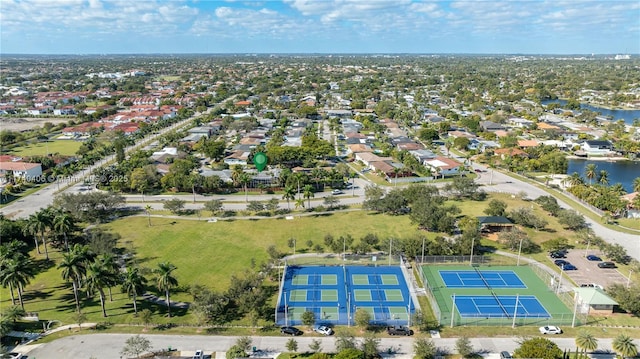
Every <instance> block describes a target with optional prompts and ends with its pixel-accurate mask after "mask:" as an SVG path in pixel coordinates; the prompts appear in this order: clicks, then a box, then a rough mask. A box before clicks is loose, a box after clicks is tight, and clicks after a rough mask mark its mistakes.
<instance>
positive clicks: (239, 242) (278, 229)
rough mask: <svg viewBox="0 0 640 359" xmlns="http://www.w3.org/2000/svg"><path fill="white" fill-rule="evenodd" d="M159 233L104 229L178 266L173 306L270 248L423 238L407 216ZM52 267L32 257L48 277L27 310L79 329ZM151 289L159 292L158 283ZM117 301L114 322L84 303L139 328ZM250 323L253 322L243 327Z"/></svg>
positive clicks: (130, 227)
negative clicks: (328, 240)
mask: <svg viewBox="0 0 640 359" xmlns="http://www.w3.org/2000/svg"><path fill="white" fill-rule="evenodd" d="M151 223H152V226H151V227H149V226H148V224H147V218H146V216H137V217H128V218H124V219H121V220H118V221H115V222H113V223H109V224H106V225H104V227H105V228H108V229H111V230H113V231H114V232H117V233H119V234H120V235H121V236H122V239H121V241H120V243H119V246H120V247H123V248H127V249H133V250H135V252H136V253H137V258H138V259H139V262H140V265H141V266H142V267H146V268H154V267H155V266H156V264H157V263H159V262H162V261H170V262H172V263H173V264H175V265H176V266H177V269H176V271H175V272H174V273H175V275H176V277H177V279H178V281H179V284H180V287H181V288H182V290H179V291H176V292H174V293H173V294H172V300H178V301H190V300H191V299H192V298H191V296H190V295H189V294H188V293H186V289H187V288H188V287H189V286H190V285H193V284H202V285H205V286H207V287H209V288H212V289H215V290H220V291H222V290H225V289H226V288H227V287H228V285H229V282H230V278H231V275H232V274H236V275H242V273H243V272H244V271H245V270H246V269H248V268H250V266H251V263H252V260H254V261H255V263H257V264H259V263H261V262H263V261H265V260H266V259H267V253H266V248H267V247H269V246H270V245H272V244H273V245H276V246H277V247H278V249H279V250H280V251H282V252H288V253H291V249H290V248H289V247H287V245H286V243H287V239H288V238H291V237H294V238H296V239H297V248H296V249H297V251H298V252H301V251H305V250H307V249H308V248H307V244H306V242H307V240H312V241H313V243H314V245H315V244H316V243H319V244H322V245H323V246H324V241H323V238H324V236H325V234H332V235H333V236H334V237H339V236H341V235H347V234H351V235H352V236H353V237H354V238H355V239H356V240H359V238H361V237H363V236H364V235H365V234H367V233H369V232H371V233H376V234H377V235H378V236H379V237H380V238H387V237H394V238H398V237H405V236H410V235H413V234H415V233H416V232H417V230H416V229H415V226H414V225H411V224H410V222H409V219H408V218H407V217H394V216H386V215H375V214H368V213H367V212H363V211H362V212H361V211H358V212H350V213H341V214H332V215H326V216H312V217H300V218H298V217H296V218H295V219H293V220H286V219H263V220H233V221H218V222H217V223H208V222H206V221H193V220H184V221H183V220H174V219H165V218H152V219H151ZM49 254H50V258H51V262H49V263H46V262H45V261H44V260H43V258H44V257H43V256H41V255H37V254H35V253H34V254H33V257H34V258H36V259H38V260H40V261H41V265H40V267H41V268H43V269H42V271H41V272H40V273H39V274H38V275H37V276H36V277H35V278H34V279H33V280H32V281H31V284H30V285H28V286H27V287H26V292H25V309H26V310H27V311H29V312H38V313H39V316H40V319H41V320H54V319H55V320H60V321H62V322H63V324H68V323H73V322H74V319H73V318H74V309H75V308H74V303H73V291H72V290H71V286H70V284H65V283H64V281H63V280H62V278H61V275H60V270H58V269H57V268H56V266H57V263H58V262H59V260H60V258H61V256H62V255H61V253H60V252H59V251H57V250H54V249H50V251H49ZM149 289H150V290H152V291H155V289H154V288H153V282H152V281H151V282H150V287H149ZM113 299H114V300H113V302H111V301H109V300H107V314H108V315H109V317H108V318H107V319H104V318H102V316H101V313H100V304H99V299H98V298H97V297H96V298H95V299H94V300H87V301H85V302H84V303H83V308H85V309H84V310H83V311H84V313H85V314H86V315H87V320H86V321H88V322H103V321H105V320H108V321H109V322H112V323H125V324H139V322H140V320H139V319H138V318H136V317H134V315H133V307H132V304H131V301H130V300H128V299H127V297H126V295H124V294H121V293H120V289H119V288H114V289H113ZM10 302H11V297H10V295H9V291H8V290H7V289H4V288H2V289H0V308H6V307H7V306H9V305H10ZM143 308H149V309H150V310H152V311H153V312H155V313H156V315H154V318H153V321H154V323H166V322H168V319H167V318H165V317H164V316H162V315H161V314H163V313H164V307H160V306H157V305H154V304H150V303H139V305H138V309H139V310H141V309H143ZM174 314H177V316H176V317H174V318H172V320H171V322H173V323H184V324H186V323H191V324H193V323H194V322H195V320H194V318H193V317H192V316H191V314H190V313H188V312H187V313H181V312H175V313H174ZM244 324H248V323H244Z"/></svg>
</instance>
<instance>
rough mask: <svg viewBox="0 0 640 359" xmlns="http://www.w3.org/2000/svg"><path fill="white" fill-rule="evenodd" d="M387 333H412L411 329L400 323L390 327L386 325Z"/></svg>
mask: <svg viewBox="0 0 640 359" xmlns="http://www.w3.org/2000/svg"><path fill="white" fill-rule="evenodd" d="M387 334H389V335H407V336H409V335H413V330H411V329H409V328H407V327H405V326H400V325H394V326H392V327H387Z"/></svg>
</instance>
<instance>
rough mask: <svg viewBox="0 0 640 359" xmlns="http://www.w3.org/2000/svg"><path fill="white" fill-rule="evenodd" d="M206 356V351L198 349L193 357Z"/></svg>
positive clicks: (194, 358)
mask: <svg viewBox="0 0 640 359" xmlns="http://www.w3.org/2000/svg"><path fill="white" fill-rule="evenodd" d="M202 358H204V352H203V351H202V350H196V353H195V354H194V355H193V359H202Z"/></svg>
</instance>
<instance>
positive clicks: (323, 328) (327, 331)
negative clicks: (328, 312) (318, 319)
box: [313, 325, 333, 336]
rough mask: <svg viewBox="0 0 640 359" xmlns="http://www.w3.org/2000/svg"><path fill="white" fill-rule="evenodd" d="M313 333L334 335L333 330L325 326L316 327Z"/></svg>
mask: <svg viewBox="0 0 640 359" xmlns="http://www.w3.org/2000/svg"><path fill="white" fill-rule="evenodd" d="M313 331H314V332H316V333H319V334H322V335H327V336H328V335H332V334H333V329H331V328H329V327H327V326H325V325H321V326H319V327H315V328H313Z"/></svg>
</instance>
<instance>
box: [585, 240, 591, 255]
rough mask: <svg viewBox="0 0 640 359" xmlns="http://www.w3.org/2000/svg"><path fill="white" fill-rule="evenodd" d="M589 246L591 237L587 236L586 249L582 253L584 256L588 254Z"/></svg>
mask: <svg viewBox="0 0 640 359" xmlns="http://www.w3.org/2000/svg"><path fill="white" fill-rule="evenodd" d="M590 245H591V235H587V249H586V250H585V251H584V256H585V257H586V256H587V255H588V254H589V246H590Z"/></svg>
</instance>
